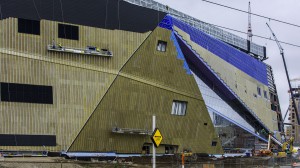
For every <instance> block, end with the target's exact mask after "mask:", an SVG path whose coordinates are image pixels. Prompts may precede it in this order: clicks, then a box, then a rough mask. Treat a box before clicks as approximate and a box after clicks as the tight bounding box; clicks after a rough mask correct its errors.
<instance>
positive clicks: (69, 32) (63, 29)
mask: <svg viewBox="0 0 300 168" xmlns="http://www.w3.org/2000/svg"><path fill="white" fill-rule="evenodd" d="M58 37H59V38H65V39H70V40H79V28H78V26H72V25H66V24H58Z"/></svg>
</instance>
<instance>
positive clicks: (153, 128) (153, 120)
mask: <svg viewBox="0 0 300 168" xmlns="http://www.w3.org/2000/svg"><path fill="white" fill-rule="evenodd" d="M155 119H156V117H155V115H154V116H152V131H153V132H154V130H155V127H156V121H155ZM151 139H152V137H151ZM152 150H153V154H152V168H155V167H156V149H155V146H154V143H153V144H152Z"/></svg>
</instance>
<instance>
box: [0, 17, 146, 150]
mask: <svg viewBox="0 0 300 168" xmlns="http://www.w3.org/2000/svg"><path fill="white" fill-rule="evenodd" d="M40 24H41V33H40V35H32V34H24V33H18V20H17V19H16V18H8V19H4V20H1V21H0V61H1V62H0V74H1V75H0V82H10V83H22V84H33V85H47V86H52V87H53V99H54V103H53V105H49V104H33V103H15V102H0V116H1V117H0V121H1V123H0V133H1V134H36V135H56V141H57V146H56V147H46V149H47V150H53V151H60V150H66V149H67V148H68V147H69V146H70V144H71V142H72V141H73V140H74V138H75V137H76V135H77V134H78V132H79V131H80V129H81V128H82V126H83V125H84V123H85V122H86V120H87V119H88V117H89V116H90V114H91V113H92V112H93V110H94V109H95V107H96V106H97V104H98V102H99V101H100V100H101V98H102V96H103V95H104V93H105V92H106V90H107V88H108V87H109V86H110V85H111V83H112V81H113V80H114V79H115V77H116V74H117V73H118V71H119V69H120V68H121V67H122V65H123V64H124V63H125V62H126V60H127V59H128V58H129V56H130V55H132V53H133V52H134V51H135V50H136V48H138V46H139V45H140V44H141V43H142V42H143V41H144V39H145V38H146V37H147V36H148V34H149V32H148V33H134V32H127V31H121V30H105V29H100V28H93V27H86V26H79V40H78V41H77V40H68V39H61V38H58V22H53V21H47V20H41V22H40ZM53 39H54V40H55V41H56V42H61V43H62V45H63V46H68V47H75V48H85V47H86V46H87V45H91V46H97V47H100V48H109V49H110V50H111V51H113V53H114V56H113V57H111V58H108V57H101V56H91V55H78V54H70V53H56V52H48V51H47V45H48V44H51V43H52V40H53ZM0 147H1V149H4V150H44V147H25V146H24V147H22V146H0Z"/></svg>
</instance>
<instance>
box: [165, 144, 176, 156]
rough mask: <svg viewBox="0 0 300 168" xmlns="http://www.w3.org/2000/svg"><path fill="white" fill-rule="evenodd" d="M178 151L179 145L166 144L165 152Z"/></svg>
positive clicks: (172, 152)
mask: <svg viewBox="0 0 300 168" xmlns="http://www.w3.org/2000/svg"><path fill="white" fill-rule="evenodd" d="M176 152H177V146H174V145H166V146H165V154H174V153H176Z"/></svg>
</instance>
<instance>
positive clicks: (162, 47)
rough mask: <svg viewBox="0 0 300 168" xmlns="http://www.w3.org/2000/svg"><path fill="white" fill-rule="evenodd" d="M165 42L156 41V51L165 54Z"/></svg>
mask: <svg viewBox="0 0 300 168" xmlns="http://www.w3.org/2000/svg"><path fill="white" fill-rule="evenodd" d="M166 50H167V42H165V41H160V40H158V43H157V51H161V52H166Z"/></svg>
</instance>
